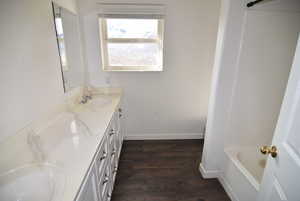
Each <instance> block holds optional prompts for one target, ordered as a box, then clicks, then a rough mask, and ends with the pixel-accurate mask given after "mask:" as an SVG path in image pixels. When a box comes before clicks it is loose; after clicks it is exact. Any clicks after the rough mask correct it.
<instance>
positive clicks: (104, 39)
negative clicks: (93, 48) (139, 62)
mask: <svg viewBox="0 0 300 201" xmlns="http://www.w3.org/2000/svg"><path fill="white" fill-rule="evenodd" d="M107 19H145V18H128V17H118V18H112V17H99V19H98V22H99V35H100V47H101V59H102V69H103V71H163V60H164V59H163V56H164V55H163V52H164V51H163V38H164V37H163V36H164V19H156V18H149V19H154V20H157V22H158V23H157V38H154V39H152V38H108V36H107V35H108V32H107ZM109 43H127V44H133V43H136V44H138V43H153V44H158V48H159V50H158V54H159V55H158V56H159V58H160V60H159V63H158V65H154V66H146V65H145V66H126V65H124V66H111V65H109V61H108V44H109Z"/></svg>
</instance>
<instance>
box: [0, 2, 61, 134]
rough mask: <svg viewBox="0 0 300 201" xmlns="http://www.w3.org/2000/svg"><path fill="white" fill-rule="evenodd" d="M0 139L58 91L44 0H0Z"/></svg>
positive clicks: (56, 98)
mask: <svg viewBox="0 0 300 201" xmlns="http://www.w3.org/2000/svg"><path fill="white" fill-rule="evenodd" d="M0 24H1V31H0V33H1V37H0V44H1V49H0V66H1V69H0V80H1V86H0V88H1V104H0V111H1V117H0V140H3V139H5V138H6V137H8V136H12V135H14V134H15V133H16V132H17V131H18V130H20V129H21V128H23V127H24V126H26V125H27V124H29V123H30V122H32V121H33V120H36V119H39V118H40V117H41V116H42V115H44V114H45V113H47V112H49V111H51V110H52V109H53V107H54V106H55V105H56V104H58V103H60V102H61V101H62V100H63V96H64V92H63V86H62V78H61V71H60V63H59V57H58V49H57V44H56V38H55V30H54V25H53V16H52V6H51V1H49V0H40V1H35V0H27V1H19V0H4V1H1V3H0Z"/></svg>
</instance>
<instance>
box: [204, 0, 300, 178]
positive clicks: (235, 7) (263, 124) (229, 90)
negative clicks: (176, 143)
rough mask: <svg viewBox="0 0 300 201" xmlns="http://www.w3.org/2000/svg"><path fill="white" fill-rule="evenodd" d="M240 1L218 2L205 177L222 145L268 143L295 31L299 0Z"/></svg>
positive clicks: (218, 164) (218, 162) (214, 169)
mask: <svg viewBox="0 0 300 201" xmlns="http://www.w3.org/2000/svg"><path fill="white" fill-rule="evenodd" d="M245 5H246V2H245V1H240V0H223V1H222V10H223V11H224V12H222V13H223V15H222V16H221V17H222V19H221V22H222V21H224V23H221V24H220V27H221V29H220V30H223V31H222V32H220V37H219V38H218V39H220V40H218V46H217V47H218V48H217V50H216V51H217V56H216V57H215V66H214V75H213V88H212V92H211V102H210V110H209V114H208V123H207V133H206V137H205V145H204V152H203V158H202V162H201V163H202V172H203V173H204V176H206V177H217V176H218V175H219V173H220V172H222V170H224V163H223V162H224V158H225V157H224V154H225V153H224V149H225V148H226V147H231V146H245V145H246V146H247V145H248V146H256V147H257V149H259V146H260V145H261V144H267V145H269V144H270V143H271V139H272V136H273V130H274V128H275V125H276V121H277V117H278V112H279V110H280V106H281V102H282V98H283V94H284V90H285V86H286V82H287V79H288V74H289V70H290V67H291V64H292V60H293V55H294V51H295V47H296V43H297V36H298V33H299V31H300V24H299V20H300V14H299V10H300V4H299V1H273V2H269V3H267V2H266V3H262V4H260V5H256V6H255V7H254V8H251V9H247V8H246V6H245ZM295 10H298V12H294V11H295Z"/></svg>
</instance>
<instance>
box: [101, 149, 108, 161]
mask: <svg viewBox="0 0 300 201" xmlns="http://www.w3.org/2000/svg"><path fill="white" fill-rule="evenodd" d="M106 157H107V153H106V152H105V151H104V152H103V156H101V157H100V161H102V160H104V159H106Z"/></svg>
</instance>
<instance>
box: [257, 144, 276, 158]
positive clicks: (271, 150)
mask: <svg viewBox="0 0 300 201" xmlns="http://www.w3.org/2000/svg"><path fill="white" fill-rule="evenodd" d="M260 152H261V153H262V154H265V155H266V154H271V156H272V157H273V158H276V156H277V147H276V146H271V147H269V146H262V147H260Z"/></svg>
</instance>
